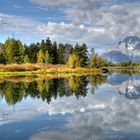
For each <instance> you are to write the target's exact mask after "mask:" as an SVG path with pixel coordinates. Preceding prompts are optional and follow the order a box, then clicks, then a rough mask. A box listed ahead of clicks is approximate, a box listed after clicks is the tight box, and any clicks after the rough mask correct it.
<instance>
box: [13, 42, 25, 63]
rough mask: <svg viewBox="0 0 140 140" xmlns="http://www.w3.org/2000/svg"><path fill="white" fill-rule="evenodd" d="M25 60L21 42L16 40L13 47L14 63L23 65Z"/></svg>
mask: <svg viewBox="0 0 140 140" xmlns="http://www.w3.org/2000/svg"><path fill="white" fill-rule="evenodd" d="M23 58H24V48H23V45H22V43H21V41H19V40H17V41H16V40H14V45H13V46H12V60H11V62H12V63H18V64H21V63H23Z"/></svg>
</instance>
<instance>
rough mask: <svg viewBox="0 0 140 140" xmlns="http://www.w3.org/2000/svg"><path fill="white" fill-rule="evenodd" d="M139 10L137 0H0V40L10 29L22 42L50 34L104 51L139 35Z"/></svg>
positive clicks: (4, 37)
mask: <svg viewBox="0 0 140 140" xmlns="http://www.w3.org/2000/svg"><path fill="white" fill-rule="evenodd" d="M139 13H140V1H139V0H123V1H122V0H4V1H1V2H0V42H3V41H5V40H6V38H7V37H8V36H10V37H12V35H13V33H14V34H15V37H16V38H17V39H21V40H22V41H23V42H25V43H31V42H36V41H40V40H41V39H44V38H47V37H50V38H51V39H52V40H56V41H58V42H64V43H73V44H75V43H77V42H79V43H86V44H87V45H88V46H89V47H94V48H95V49H96V50H97V51H99V52H104V51H106V50H107V49H109V48H111V47H114V46H116V45H117V42H118V41H120V40H122V39H124V38H125V37H126V36H128V35H136V36H138V37H139V36H140V33H139V29H140V14H139Z"/></svg>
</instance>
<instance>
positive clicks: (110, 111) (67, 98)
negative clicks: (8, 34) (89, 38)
mask: <svg viewBox="0 0 140 140" xmlns="http://www.w3.org/2000/svg"><path fill="white" fill-rule="evenodd" d="M19 79H20V78H17V79H12V80H10V79H6V80H3V81H0V140H118V139H119V140H139V139H140V99H139V97H140V75H139V74H135V75H120V74H111V75H98V76H86V77H84V76H83V77H78V78H77V77H74V76H71V77H70V78H69V79H63V78H59V79H51V80H32V81H30V82H29V81H28V80H24V82H23V80H21V81H22V82H21V81H20V80H19Z"/></svg>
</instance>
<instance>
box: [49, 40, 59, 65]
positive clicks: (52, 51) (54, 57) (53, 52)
mask: <svg viewBox="0 0 140 140" xmlns="http://www.w3.org/2000/svg"><path fill="white" fill-rule="evenodd" d="M50 57H51V59H52V64H58V53H57V43H56V42H54V43H53V44H52V46H51V48H50Z"/></svg>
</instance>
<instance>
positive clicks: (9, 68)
mask: <svg viewBox="0 0 140 140" xmlns="http://www.w3.org/2000/svg"><path fill="white" fill-rule="evenodd" d="M39 69H40V66H38V65H34V64H8V65H0V72H19V71H36V70H39Z"/></svg>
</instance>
